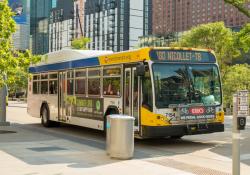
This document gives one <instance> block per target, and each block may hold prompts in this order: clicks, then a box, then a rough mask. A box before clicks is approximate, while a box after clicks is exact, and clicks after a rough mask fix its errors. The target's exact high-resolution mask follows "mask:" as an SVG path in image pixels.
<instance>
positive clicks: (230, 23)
mask: <svg viewBox="0 0 250 175" xmlns="http://www.w3.org/2000/svg"><path fill="white" fill-rule="evenodd" d="M152 7H153V10H152V23H153V25H152V26H153V28H152V32H153V34H158V35H166V34H168V33H171V32H182V31H186V30H189V29H190V28H191V27H193V26H197V25H199V24H203V23H210V22H216V21H224V22H225V25H226V26H227V27H230V28H235V27H236V28H237V27H240V26H242V25H243V24H245V23H246V22H247V21H250V19H249V18H247V17H246V16H244V15H243V14H242V13H240V12H239V11H238V10H237V9H236V8H234V7H233V6H231V5H228V4H226V3H225V2H224V1H223V0H152ZM247 7H248V8H249V9H250V4H247Z"/></svg>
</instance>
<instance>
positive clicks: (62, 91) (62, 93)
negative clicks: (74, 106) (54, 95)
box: [58, 72, 67, 121]
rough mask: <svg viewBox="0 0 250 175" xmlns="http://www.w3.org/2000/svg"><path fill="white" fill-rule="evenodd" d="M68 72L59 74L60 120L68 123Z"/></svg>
mask: <svg viewBox="0 0 250 175" xmlns="http://www.w3.org/2000/svg"><path fill="white" fill-rule="evenodd" d="M66 82H67V81H66V72H59V90H58V106H59V107H58V110H59V111H58V120H59V121H66V104H65V100H64V98H65V97H66Z"/></svg>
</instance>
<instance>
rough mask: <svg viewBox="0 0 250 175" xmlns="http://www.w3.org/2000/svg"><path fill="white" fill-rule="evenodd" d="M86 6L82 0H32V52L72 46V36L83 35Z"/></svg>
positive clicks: (51, 50) (42, 52)
mask: <svg viewBox="0 0 250 175" xmlns="http://www.w3.org/2000/svg"><path fill="white" fill-rule="evenodd" d="M83 7H84V4H83V0H74V1H73V0H31V3H30V8H31V12H30V14H31V17H30V35H31V50H32V53H33V54H46V53H48V52H53V51H57V50H61V49H63V48H67V47H70V46H71V41H72V39H74V38H77V37H80V36H82V35H83V29H82V25H83V14H84V13H83ZM80 23H81V24H80Z"/></svg>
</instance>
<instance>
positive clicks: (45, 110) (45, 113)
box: [41, 106, 52, 127]
mask: <svg viewBox="0 0 250 175" xmlns="http://www.w3.org/2000/svg"><path fill="white" fill-rule="evenodd" d="M41 121H42V125H43V126H44V127H51V125H52V123H51V121H50V120H49V110H48V108H47V107H46V106H44V107H43V108H42V116H41Z"/></svg>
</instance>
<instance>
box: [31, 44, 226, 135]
mask: <svg viewBox="0 0 250 175" xmlns="http://www.w3.org/2000/svg"><path fill="white" fill-rule="evenodd" d="M29 71H30V73H31V74H32V78H30V80H29V85H28V113H29V114H30V115H32V116H34V117H41V121H42V124H43V125H44V126H45V127H49V126H53V125H55V124H57V123H59V122H62V123H68V124H73V125H79V126H83V127H89V128H94V129H98V130H105V123H106V116H107V115H109V114H126V115H131V116H133V117H135V126H134V128H135V135H136V137H140V138H152V137H167V136H171V137H181V136H183V135H190V134H203V133H212V132H222V131H224V124H223V123H224V112H223V108H222V92H221V83H220V74H219V69H218V65H217V63H216V59H215V56H214V53H213V52H212V51H210V50H205V49H204V50H201V49H199V50H198V49H191V48H142V49H137V50H132V51H124V52H119V53H112V52H110V51H79V50H70V49H69V50H61V51H58V52H54V53H50V54H48V59H47V61H46V62H43V63H39V64H38V65H32V66H30V68H29Z"/></svg>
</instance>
